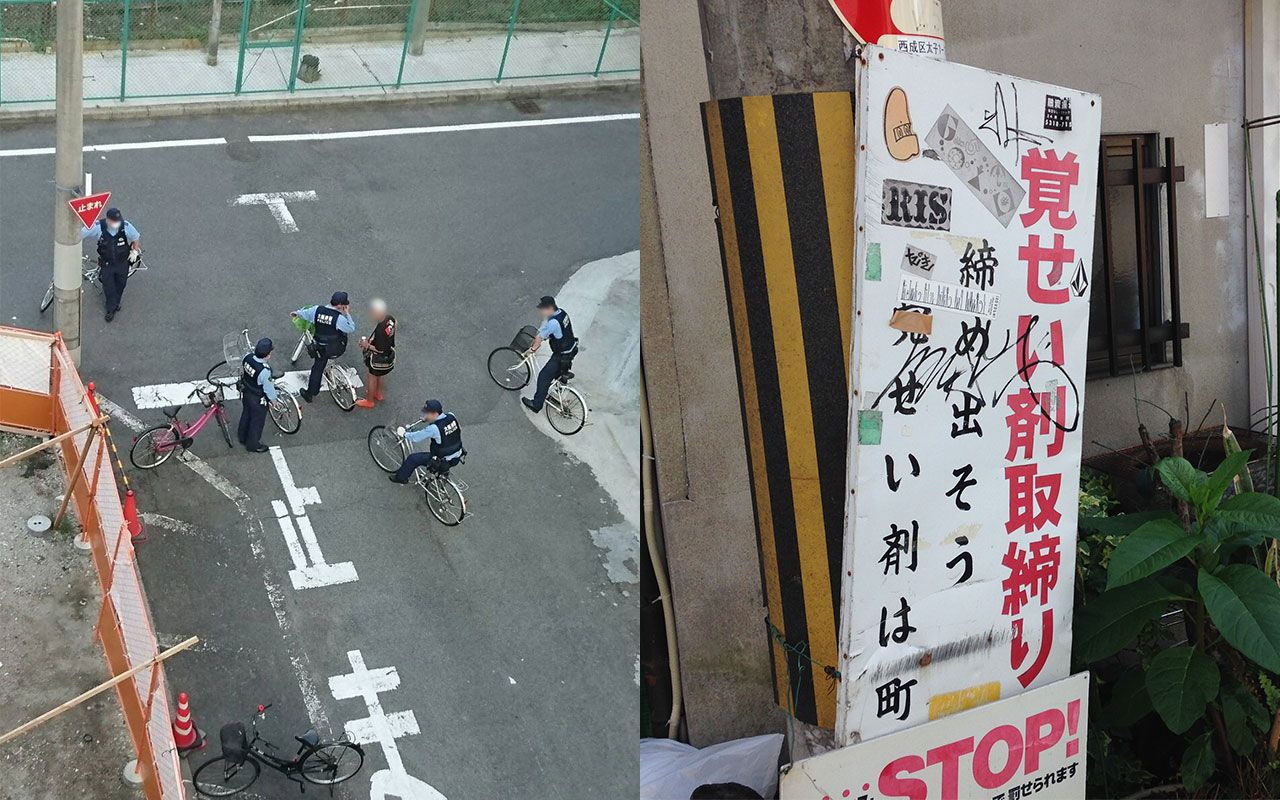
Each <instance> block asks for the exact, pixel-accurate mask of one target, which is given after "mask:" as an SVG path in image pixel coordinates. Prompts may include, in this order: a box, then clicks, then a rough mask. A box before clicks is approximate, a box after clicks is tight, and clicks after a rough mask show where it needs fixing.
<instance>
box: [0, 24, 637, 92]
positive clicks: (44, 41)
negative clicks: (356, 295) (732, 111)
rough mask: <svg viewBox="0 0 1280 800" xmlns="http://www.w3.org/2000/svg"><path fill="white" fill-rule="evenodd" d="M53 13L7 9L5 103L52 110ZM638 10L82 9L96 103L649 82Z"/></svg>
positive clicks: (2, 38)
mask: <svg viewBox="0 0 1280 800" xmlns="http://www.w3.org/2000/svg"><path fill="white" fill-rule="evenodd" d="M55 17H56V14H55V13H54V4H53V3H52V2H50V0H0V106H14V105H18V104H23V103H47V102H51V101H52V100H53V99H54V53H53V42H54V36H55V25H56V22H55ZM639 19H640V11H639V0H85V54H84V67H85V89H84V91H85V99H86V100H120V101H125V100H140V99H152V98H178V99H180V98H195V97H203V96H213V95H241V94H257V93H270V92H286V93H297V92H305V91H316V90H351V89H391V88H401V87H405V86H421V85H428V84H441V85H447V84H474V83H484V82H491V83H502V82H506V81H512V80H526V79H546V78H563V77H572V76H581V77H599V76H601V75H610V74H620V73H621V74H625V73H638V72H639V69H640V36H639Z"/></svg>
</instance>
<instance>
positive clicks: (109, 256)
mask: <svg viewBox="0 0 1280 800" xmlns="http://www.w3.org/2000/svg"><path fill="white" fill-rule="evenodd" d="M95 235H96V236H97V237H98V282H99V283H101V284H102V297H103V301H104V308H106V320H107V322H110V321H111V320H113V319H115V316H116V312H117V311H119V310H120V300H121V299H122V298H123V297H124V287H125V284H127V283H128V282H129V268H130V267H131V266H132V265H133V264H135V263H136V262H137V261H138V259H139V258H141V257H142V237H141V235H140V234H139V233H138V229H137V228H135V227H133V223H131V222H129V220H127V219H125V218H124V215H123V214H121V213H120V209H118V208H108V209H107V213H106V214H103V215H102V219H100V220H98V222H97V224H96V225H94V226H93V227H92V228H82V229H81V230H80V239H81V241H83V240H85V239H88V238H89V237H91V236H95Z"/></svg>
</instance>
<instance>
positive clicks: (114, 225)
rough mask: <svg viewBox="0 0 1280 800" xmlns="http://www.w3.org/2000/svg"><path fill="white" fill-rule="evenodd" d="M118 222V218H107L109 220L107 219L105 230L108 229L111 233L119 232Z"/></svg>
mask: <svg viewBox="0 0 1280 800" xmlns="http://www.w3.org/2000/svg"><path fill="white" fill-rule="evenodd" d="M120 222H121V221H120V220H118V219H109V220H107V230H108V231H110V232H111V233H119V232H120Z"/></svg>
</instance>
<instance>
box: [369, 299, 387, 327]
mask: <svg viewBox="0 0 1280 800" xmlns="http://www.w3.org/2000/svg"><path fill="white" fill-rule="evenodd" d="M369 317H370V318H371V319H376V320H378V321H379V322H381V321H382V320H384V319H386V318H387V306H386V304H385V303H376V302H375V303H370V304H369Z"/></svg>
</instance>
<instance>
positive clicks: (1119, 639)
mask: <svg viewBox="0 0 1280 800" xmlns="http://www.w3.org/2000/svg"><path fill="white" fill-rule="evenodd" d="M1112 558H1113V559H1114V556H1113V557H1112ZM1177 599H1178V597H1177V595H1175V594H1174V593H1172V592H1170V591H1169V590H1168V589H1166V588H1165V587H1164V586H1162V585H1161V584H1160V583H1159V582H1158V581H1157V580H1156V579H1155V578H1144V579H1143V580H1140V581H1136V582H1134V583H1130V584H1127V585H1125V586H1121V587H1120V588H1118V589H1112V590H1110V591H1106V592H1103V593H1102V594H1100V595H1098V596H1097V597H1095V598H1094V599H1093V600H1091V601H1089V605H1087V606H1085V607H1084V608H1082V609H1081V610H1080V612H1079V613H1078V614H1076V618H1075V623H1074V625H1073V628H1074V643H1075V646H1074V650H1075V656H1076V659H1077V660H1078V661H1080V662H1081V663H1085V664H1090V663H1092V662H1094V661H1098V660H1100V659H1103V658H1107V657H1109V656H1112V655H1115V654H1116V653H1118V652H1120V651H1121V650H1122V649H1124V648H1125V646H1127V645H1128V644H1129V643H1130V642H1132V641H1133V640H1134V638H1135V637H1137V635H1138V634H1139V633H1140V632H1141V631H1142V629H1143V628H1144V627H1146V625H1147V623H1149V622H1151V621H1152V620H1154V619H1156V618H1157V617H1159V616H1160V614H1161V613H1163V612H1164V610H1165V609H1166V608H1168V607H1169V604H1170V603H1171V602H1173V601H1174V600H1177Z"/></svg>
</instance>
